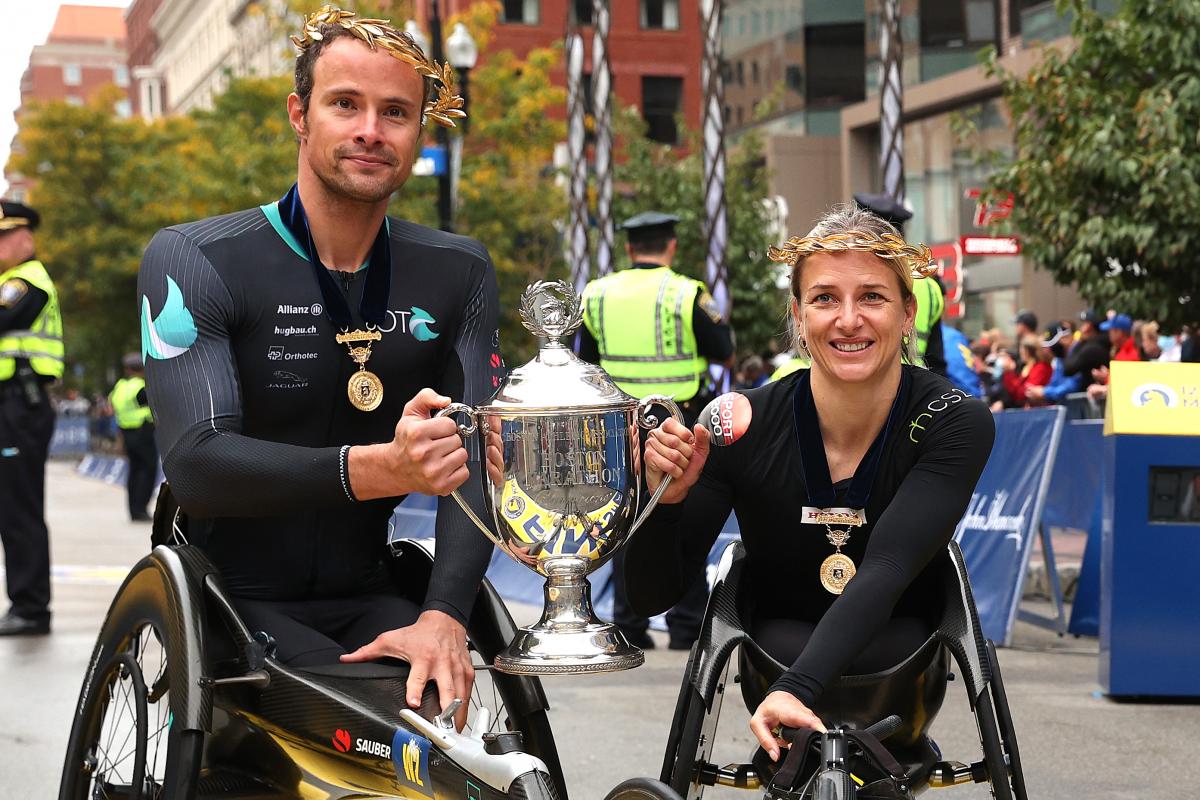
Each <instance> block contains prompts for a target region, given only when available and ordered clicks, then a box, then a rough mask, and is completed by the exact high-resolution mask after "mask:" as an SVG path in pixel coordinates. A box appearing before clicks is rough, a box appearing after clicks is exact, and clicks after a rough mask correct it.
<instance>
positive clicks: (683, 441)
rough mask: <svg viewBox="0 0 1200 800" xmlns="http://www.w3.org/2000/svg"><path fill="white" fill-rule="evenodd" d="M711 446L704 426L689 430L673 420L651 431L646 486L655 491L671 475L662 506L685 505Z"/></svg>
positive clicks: (647, 442) (647, 447) (647, 452)
mask: <svg viewBox="0 0 1200 800" xmlns="http://www.w3.org/2000/svg"><path fill="white" fill-rule="evenodd" d="M711 443H712V436H711V434H709V432H708V430H706V429H705V428H704V426H703V425H697V426H696V427H695V428H694V429H693V430H688V429H687V428H685V427H684V426H683V425H681V424H679V423H678V422H677V421H675V420H673V419H668V420H667V421H666V422H665V423H664V424H663V425H662V427H660V428H655V429H654V430H652V431H650V435H649V437H647V439H646V485H647V486H649V487H650V490H651V491H654V490H655V489H657V488H658V485H659V484H660V483H661V482H662V480H663V477H664V476H666V475H670V476H671V485H670V486H668V487H667V490H666V491H665V492H663V495H662V497H661V498H660V499H659V501H658V502H659V503H680V502H683V499H684V498H685V497H687V494H688V491H689V490H690V489H691V488H692V487H693V486H694V485H695V484H696V481H697V480H699V478H700V471H701V470H703V469H704V462H706V461H707V460H708V451H709V447H710V445H711Z"/></svg>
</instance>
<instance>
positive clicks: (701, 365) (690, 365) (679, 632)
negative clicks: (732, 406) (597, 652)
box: [579, 211, 733, 649]
mask: <svg viewBox="0 0 1200 800" xmlns="http://www.w3.org/2000/svg"><path fill="white" fill-rule="evenodd" d="M678 221H679V218H678V217H676V216H674V215H671V214H663V213H661V212H658V211H646V212H644V213H641V214H638V215H637V216H635V217H632V218H631V219H629V220H626V221H625V222H624V223H623V224H622V225H621V228H622V229H623V230H625V231H626V233H627V235H628V236H629V243H630V248H631V250H630V257H631V259H632V261H633V267H632V268H631V269H627V270H622V271H620V272H615V273H612V274H610V275H606V276H604V277H602V278H599V279H597V280H594V281H592V282H591V283H589V284H588V285H587V288H586V289H584V292H583V305H584V317H583V319H584V328H583V330H582V331H581V334H580V351H579V355H580V357H581V358H583V359H585V360H588V361H592V362H594V363H598V364H599V365H600V366H601V367H602V368H603V369H604V370H605V372H607V373H608V374H609V376H610V377H612V379H613V381H614V382H615V383H616V384H617V385H618V386H620V387H621V389H623V390H624V391H625V392H627V393H629V394H631V395H633V396H634V397H645V396H647V395H651V394H665V395H669V396H671V397H673V398H674V399H675V402H676V403H678V404H679V406H680V410H681V411H682V412H683V416H684V420H685V422H686V423H687V424H688V426H689V427H690V426H691V425H693V424H694V423H695V421H696V417H697V416H698V415H699V413H700V410H701V409H702V408H703V407H704V405H705V403H707V401H708V399H709V397H708V391H707V389H708V380H707V377H708V364H709V362H710V361H713V362H718V363H720V362H724V361H727V360H728V359H729V357H730V356H732V355H733V336H732V333H731V331H730V328H729V325H728V323H726V322H725V321H724V320H723V319H722V316H721V312H720V310H719V309H718V308H717V306H716V302H715V301H714V300H713V298H712V295H710V294H709V293H708V289H707V287H705V285H704V284H703V283H701V282H700V281H697V280H694V279H692V278H688V277H686V276H684V275H680V274H679V273H678V272H675V271H674V270H672V269H671V266H670V265H669V264H665V263H659V261H661V259H659V260H655V259H654V258H653V257H650V256H642V255H639V254H638V253H636V252H633V248H634V247H637V246H639V245H651V246H652V247H653V246H655V244H656V243H662V244H663V246H664V247H663V249H664V250H665V249H666V245H667V243H669V242H670V241H671V240H673V239H674V238H675V223H676V222H678ZM613 567H614V569H613V589H614V594H613V598H614V600H613V619H614V621H615V622H616V624H617V626H618V627H619V628H621V630H622V631H624V632H625V635H626V636H627V637H628V638H629V639H630V641H631V642H632V643H633V644H636V645H639V646H642V647H653V641H652V640H651V639H650V637H649V636H648V635H647V634H646V628H647V626H648V624H649V621H648V620H647V619H646V618H645V617H640V616H638V615H636V614H634V613H633V611H632V610H631V609H630V608H629V604H628V602H627V600H626V598H625V582H624V568H623V561H622V559H621V553H619V552H618V554H617V557H616V559H615V561H614V565H613ZM687 572H690V573H692V574H693V576H694V577H693V578H692V580H691V585H690V588H689V590H688V592H687V593H686V594H685V595H684V597H683V599H682V600H681V601H680V602H679V603H678V604H677V605H676V606H675V607H674V608H673V609H671V611H669V612H668V613H667V627H668V628H669V630H670V634H671V647H672V648H674V649H680V648H686V647H690V646H691V644H692V642H693V641H694V640H695V639H696V636H697V635H698V634H699V632H700V622H701V621H702V619H703V616H704V606H705V604H706V602H707V599H708V585H707V583H706V582H705V579H704V562H703V561H700V562H699V563H696V564H689V565H687Z"/></svg>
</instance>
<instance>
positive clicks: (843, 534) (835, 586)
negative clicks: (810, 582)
mask: <svg viewBox="0 0 1200 800" xmlns="http://www.w3.org/2000/svg"><path fill="white" fill-rule="evenodd" d="M825 531H826V533H825V538H827V539H828V540H829V543H830V544H831V545H833V546H834V547H835V548H837V552H835V553H834V554H833V555H831V556H830V557H829V558H827V559H825V560H824V561H822V562H821V585H822V586H824V587H825V591H827V592H829V593H830V594H841V593H842V592H843V591H845V589H846V584H848V583H849V582H850V579H851V578H853V577H854V573H856V572H858V569H857V568H856V567H855V566H854V561H853V560H852V559H851V558H850V556H848V555H845V554H844V553H842V546H843V545H845V544H846V542H848V541H850V529H849V528H846V529H845V530H841V531H840V530H838V529H837V528H834V527H833V526H832V525H828V524H827V525H826V526H825Z"/></svg>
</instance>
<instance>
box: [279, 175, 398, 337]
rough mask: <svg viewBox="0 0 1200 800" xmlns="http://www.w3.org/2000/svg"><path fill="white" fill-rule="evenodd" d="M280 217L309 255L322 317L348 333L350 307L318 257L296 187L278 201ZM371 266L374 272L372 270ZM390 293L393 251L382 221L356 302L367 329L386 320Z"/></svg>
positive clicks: (293, 185)
mask: <svg viewBox="0 0 1200 800" xmlns="http://www.w3.org/2000/svg"><path fill="white" fill-rule="evenodd" d="M279 217H280V219H282V220H283V224H284V225H286V226H287V228H288V230H289V231H291V232H292V236H294V237H296V241H297V242H299V243H300V244H301V246H302V247H304V250H305V252H306V253H307V254H308V263H309V264H311V265H312V270H313V276H314V277H315V278H316V280H317V286H318V287H319V288H320V289H321V297H322V299H324V301H325V314H326V315H327V316H328V317H329V319H330V321H332V322H333V324H334V325H336V326H337V327H338V329H339V330H342V331H346V330H349V329H350V326H351V325H352V324H353V319H352V318H351V315H350V304H349V303H347V302H346V298H345V297H344V296H343V295H342V293H341V291H339V290H338V287H337V284H336V283H335V282H334V280H333V276H332V275H330V274H329V270H328V269H326V268H325V265H324V264H322V263H321V259H320V257H319V256H318V255H317V247H316V245H315V244H313V239H312V232H311V231H310V230H309V227H308V214H306V213H305V211H304V204H303V203H302V202H300V190H299V186H298V184H292V188H291V189H289V190H288V193H287V194H285V195H284V196H283V198H282V199H281V200H280V201H279ZM372 266H374V267H375V269H371V267H372ZM391 290H392V248H391V241H390V237H389V236H388V230H387V221H386V220H385V221H384V222H383V224H381V225H380V226H379V233H377V234H375V243H374V244H373V245H371V257H370V259H369V260H368V261H367V283H366V285H365V286H364V287H363V293H362V298H361V299H360V300H359V301H358V313H359V316H360V317H362V319H363V321H364V322H366V323H367V324H368V325H373V326H375V327H379V326H380V325H382V324H383V321H384V318H385V317H386V316H387V310H388V296H389V295H390V294H391Z"/></svg>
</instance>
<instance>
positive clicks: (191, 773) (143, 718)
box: [59, 602, 203, 800]
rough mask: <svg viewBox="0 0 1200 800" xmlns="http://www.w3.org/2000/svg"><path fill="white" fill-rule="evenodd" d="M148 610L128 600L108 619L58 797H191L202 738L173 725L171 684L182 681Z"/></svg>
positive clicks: (158, 619)
mask: <svg viewBox="0 0 1200 800" xmlns="http://www.w3.org/2000/svg"><path fill="white" fill-rule="evenodd" d="M152 605H153V604H152V603H142V602H135V603H130V604H127V605H125V606H123V607H122V610H121V613H120V614H119V618H115V619H114V617H113V616H112V615H111V613H110V617H109V619H108V620H106V623H105V626H104V629H103V631H104V632H103V633H102V634H101V640H100V641H99V642H98V643H97V645H96V650H95V652H94V653H93V655H92V662H91V664H92V667H91V668H89V670H88V673H87V674H86V675H85V676H84V682H83V688H82V690H81V691H80V695H79V703H78V705H77V707H76V714H75V720H74V724H73V725H72V727H71V734H70V737H69V738H68V740H67V753H66V758H65V760H64V763H63V777H62V784H61V786H60V788H59V799H60V800H93V799H94V798H133V799H138V798H140V800H158V799H159V798H164V799H165V798H179V799H180V800H188V798H192V797H194V796H195V792H196V785H197V779H198V772H199V768H200V758H201V754H202V750H203V734H202V732H200V731H184V730H181V729H180V728H178V727H175V726H174V725H173V724H172V723H173V721H174V720H173V716H172V714H171V708H170V689H171V682H172V680H182V678H181V677H180V676H175V675H172V674H171V670H170V668H169V664H168V660H167V646H168V645H167V644H166V643H167V642H169V639H168V637H167V634H166V630H165V626H164V624H163V621H162V614H161V611H160V609H158V608H156V607H148V606H152ZM114 608H116V606H115V605H114Z"/></svg>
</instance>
